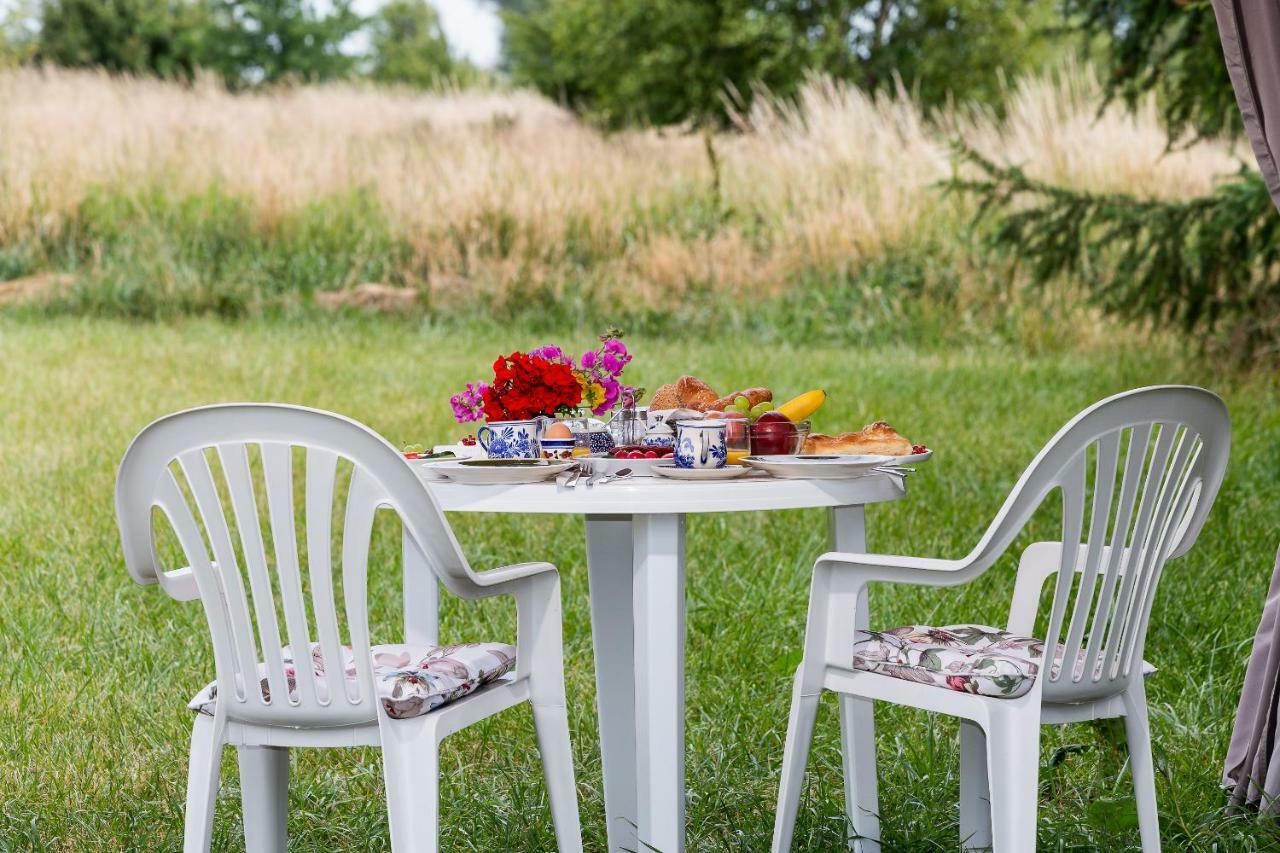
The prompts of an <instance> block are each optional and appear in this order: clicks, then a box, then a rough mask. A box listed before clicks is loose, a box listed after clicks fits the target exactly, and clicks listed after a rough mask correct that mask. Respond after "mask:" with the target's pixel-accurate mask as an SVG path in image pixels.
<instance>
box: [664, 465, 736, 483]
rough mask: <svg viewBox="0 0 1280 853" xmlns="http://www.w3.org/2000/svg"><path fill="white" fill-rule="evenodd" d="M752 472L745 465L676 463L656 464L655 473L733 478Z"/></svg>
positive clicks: (674, 476)
mask: <svg viewBox="0 0 1280 853" xmlns="http://www.w3.org/2000/svg"><path fill="white" fill-rule="evenodd" d="M750 472H751V469H750V468H747V467H746V466H743V465H726V466H724V467H723V468H677V467H676V466H674V465H655V466H653V473H655V474H657V475H658V476H659V477H670V478H671V479H673V480H732V479H733V478H734V477H741V476H742V475H743V474H748V473H750Z"/></svg>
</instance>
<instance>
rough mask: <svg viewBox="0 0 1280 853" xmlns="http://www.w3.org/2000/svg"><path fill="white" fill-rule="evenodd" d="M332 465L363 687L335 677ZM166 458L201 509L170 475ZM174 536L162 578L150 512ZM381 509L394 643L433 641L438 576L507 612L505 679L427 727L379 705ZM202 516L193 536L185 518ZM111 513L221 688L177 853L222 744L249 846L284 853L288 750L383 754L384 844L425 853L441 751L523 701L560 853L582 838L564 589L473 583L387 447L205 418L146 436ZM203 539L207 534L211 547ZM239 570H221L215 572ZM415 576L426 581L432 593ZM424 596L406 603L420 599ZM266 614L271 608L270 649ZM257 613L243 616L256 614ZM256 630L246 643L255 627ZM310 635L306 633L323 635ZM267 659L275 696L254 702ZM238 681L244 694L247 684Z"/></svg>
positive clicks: (255, 416) (495, 574)
mask: <svg viewBox="0 0 1280 853" xmlns="http://www.w3.org/2000/svg"><path fill="white" fill-rule="evenodd" d="M250 445H257V446H258V447H259V448H260V454H261V469H262V484H263V486H264V488H265V493H266V502H267V510H268V512H267V515H268V518H269V521H270V532H271V539H272V542H273V545H274V577H275V580H276V583H277V586H278V594H277V591H276V590H274V589H273V585H272V574H273V572H272V571H271V570H270V569H269V568H268V559H267V553H266V549H265V547H264V544H263V536H262V529H261V526H260V522H259V514H258V505H257V502H256V499H255V494H254V492H255V489H254V478H253V475H252V473H251V470H250V463H249V455H248V448H249V446H250ZM295 447H301V448H304V450H305V459H306V463H305V478H306V498H305V523H306V545H307V549H306V555H307V556H306V573H307V578H308V580H309V583H310V587H311V596H310V598H311V601H312V605H313V612H314V620H313V621H314V624H311V625H308V620H307V610H306V601H305V596H304V593H303V591H302V578H303V575H302V568H301V565H302V564H301V562H300V560H299V554H298V542H297V538H296V534H295V507H294V497H293V471H292V468H293V460H292V456H293V448H295ZM207 448H213V449H214V450H216V454H217V457H218V458H219V460H220V463H221V468H222V471H223V476H224V478H225V486H226V489H227V492H228V493H229V496H230V503H231V509H232V512H233V517H234V520H235V525H236V528H237V530H238V534H239V539H240V544H241V547H242V553H243V555H244V562H245V563H246V566H245V567H244V568H245V569H246V574H247V576H248V580H249V583H248V588H247V589H246V588H245V584H244V583H243V582H242V580H241V572H240V570H239V567H238V564H237V557H236V554H235V549H234V547H233V545H232V534H231V533H230V531H229V527H228V524H227V516H226V514H225V511H224V508H223V506H222V503H221V500H220V498H219V495H218V490H217V487H216V485H215V478H214V476H213V474H212V472H211V470H210V467H209V464H208V459H207V457H206V449H207ZM339 459H346V460H348V461H349V462H350V463H351V466H352V474H351V482H350V487H349V490H348V493H347V500H346V513H345V520H344V522H343V529H342V540H341V579H342V599H343V601H342V606H343V609H344V612H345V617H346V621H347V627H348V631H347V633H348V637H347V638H346V639H347V642H348V644H349V645H350V646H351V648H352V650H353V654H354V658H355V666H356V670H357V676H358V677H357V679H356V680H355V681H354V682H350V681H347V680H346V678H345V675H344V673H343V667H342V666H341V665H340V663H339V662H340V661H341V660H342V652H341V640H342V638H341V637H340V636H339V628H338V619H337V615H338V611H337V609H336V608H337V601H336V600H335V599H336V596H335V593H334V589H333V585H332V574H331V571H332V562H331V561H332V553H331V548H332V539H331V536H332V532H333V531H332V529H331V528H332V526H333V525H332V522H331V515H332V514H333V508H334V506H335V503H334V500H335V495H334V492H335V479H336V471H337V467H338V461H339ZM174 463H176V466H177V468H178V469H180V471H181V473H182V479H185V481H186V484H187V487H188V488H189V490H190V493H191V496H192V497H193V498H194V504H195V507H194V509H195V513H193V508H192V506H190V505H189V504H188V500H187V498H186V496H185V495H184V494H183V490H182V488H181V487H180V485H179V478H178V477H177V476H175V472H174V470H173V465H174ZM155 508H159V510H160V511H161V512H163V514H164V515H165V517H166V518H167V519H168V521H169V524H170V525H171V526H172V528H173V530H174V532H175V534H176V535H177V538H178V540H179V543H180V545H181V548H182V551H183V553H184V554H185V558H186V560H187V565H186V566H185V567H182V568H178V569H173V570H168V571H166V570H165V569H164V568H163V567H162V566H161V565H159V560H158V559H157V556H156V553H155V543H154V531H153V529H152V515H153V511H154V509H155ZM381 508H389V509H391V510H392V511H394V512H395V513H396V514H397V515H398V516H399V518H400V520H401V522H402V524H403V529H404V556H405V567H404V569H405V593H406V595H405V603H404V612H405V630H406V640H405V641H406V642H409V643H414V644H421V645H435V644H436V636H435V633H436V611H435V604H436V601H435V579H437V578H438V579H439V581H440V583H441V584H442V585H443V586H444V587H445V588H446V589H448V590H449V591H451V592H452V593H454V594H455V595H458V596H460V597H461V598H464V599H480V598H488V597H491V596H496V595H511V596H513V597H514V598H515V600H516V607H517V638H516V669H515V672H514V673H511V674H508V676H506V677H505V678H504V679H500V680H498V681H496V682H494V683H491V684H489V685H487V686H485V687H483V688H481V689H480V690H478V691H476V692H475V693H473V694H471V695H469V696H465V697H463V698H461V699H457V700H455V701H453V702H450V703H448V704H446V705H443V706H442V707H440V708H438V709H436V710H433V711H431V712H429V713H427V714H424V715H422V716H418V717H414V718H410V719H390V718H388V717H387V715H386V712H385V711H384V710H383V709H382V707H381V703H380V702H379V701H378V697H377V692H376V690H375V686H374V675H373V669H372V659H371V654H370V640H369V626H368V605H367V601H366V591H367V571H368V556H369V544H370V539H371V536H372V527H373V522H374V516H375V514H376V512H377V510H379V509H381ZM196 513H198V515H199V516H200V518H201V520H202V522H203V531H204V532H202V530H201V528H200V527H199V526H198V525H197V523H196ZM116 515H117V520H118V523H119V526H120V531H121V536H122V539H123V545H124V555H125V563H126V565H127V567H128V569H129V573H130V574H131V575H132V577H133V579H134V580H135V581H137V582H138V583H140V584H152V583H159V584H160V586H161V587H162V588H163V589H164V591H165V592H166V593H168V594H169V595H170V596H171V597H173V598H175V599H178V600H180V601H189V600H192V599H196V598H199V599H200V601H201V602H202V603H203V605H204V609H205V614H206V617H207V620H208V624H209V630H210V634H211V636H212V639H213V651H214V664H215V668H216V674H217V683H218V686H219V696H218V698H217V704H216V711H215V713H214V714H213V715H212V716H209V715H207V714H203V713H197V714H196V715H195V723H194V725H193V728H192V734H191V760H190V769H189V775H188V780H187V806H186V828H185V849H186V850H187V851H203V850H208V848H209V844H210V838H211V832H212V825H213V810H214V801H215V798H216V794H217V789H218V783H219V764H220V756H221V753H222V747H223V746H224V745H233V746H235V747H236V748H237V752H238V754H239V764H240V772H241V781H242V788H243V808H244V829H245V841H246V846H247V848H248V849H249V850H250V851H253V850H283V849H284V847H285V842H286V828H285V827H286V814H287V802H288V793H287V786H288V774H289V753H288V750H289V748H290V747H300V746H314V747H331V746H357V745H371V746H381V748H382V752H383V763H384V776H385V780H386V788H387V807H388V818H389V824H390V831H391V843H392V848H393V849H394V850H396V851H410V850H412V851H435V850H437V849H438V827H439V758H438V751H439V745H440V742H441V741H442V740H443V739H444V738H445V737H447V736H448V735H450V734H452V733H454V732H456V731H458V730H460V729H462V728H464V727H466V726H469V725H471V724H472V723H475V722H477V721H479V720H482V719H484V718H486V717H489V716H492V715H494V714H496V713H498V712H499V711H502V710H505V709H507V708H510V707H512V706H514V705H517V704H520V703H522V702H528V703H529V704H530V705H531V706H532V711H533V718H534V723H535V727H536V730H537V736H538V746H539V751H540V752H541V754H542V761H543V767H544V772H545V776H546V782H547V787H548V791H549V800H550V804H551V811H552V817H553V820H554V824H555V832H556V838H557V841H558V843H559V847H560V849H561V850H568V851H580V850H581V849H582V841H581V835H580V829H579V824H578V806H577V796H576V789H575V785H574V778H573V764H572V755H571V752H570V743H569V727H568V717H567V713H566V709H565V696H564V674H563V668H562V648H561V624H560V621H561V605H560V583H559V577H558V575H557V573H556V570H555V567H554V566H552V565H551V564H549V563H542V562H537V563H524V564H519V565H513V566H508V567H505V568H501V569H494V570H492V571H487V572H482V573H477V572H474V571H472V570H471V568H470V567H469V566H468V564H467V561H466V558H465V557H464V555H463V553H462V551H461V549H460V548H459V546H458V543H457V540H456V539H455V538H454V536H453V532H452V530H451V529H450V527H449V524H448V522H447V521H446V520H445V517H444V514H443V513H442V512H441V510H440V508H439V507H438V505H437V504H436V502H435V500H434V498H433V497H432V496H431V494H430V493H429V492H428V491H427V490H426V489H425V488H423V486H422V484H421V482H420V481H419V479H418V477H417V475H416V474H415V473H414V472H413V470H412V468H411V467H410V466H409V465H408V464H407V463H406V462H405V461H404V459H403V457H402V456H401V455H400V454H399V453H398V452H397V451H396V450H395V448H393V447H392V446H391V445H390V444H388V443H387V441H386V440H385V439H383V438H381V437H380V436H379V435H377V434H376V433H374V432H373V431H372V430H370V429H368V428H367V427H365V426H363V425H361V424H359V423H357V422H355V421H353V420H350V419H348V418H344V417H341V416H339V415H335V414H331V413H328V412H321V411H317V410H313V409H306V408H301V407H297V406H281V405H267V404H233V405H219V406H208V407H203V408H197V409H191V410H188V411H184V412H179V413H177V414H173V415H170V416H168V417H165V418H161V419H160V420H158V421H156V422H154V423H152V424H151V425H150V426H148V427H147V428H146V429H144V430H143V431H142V432H141V433H139V435H138V436H137V438H135V439H134V441H133V443H132V444H131V445H130V447H129V449H128V451H127V452H126V453H125V456H124V460H123V461H122V462H121V465H120V471H119V476H118V480H117V484H116ZM204 533H207V535H208V541H207V543H206V538H205V535H204ZM223 566H229V567H235V570H233V571H222V570H221V567H223ZM420 575H422V576H426V575H434V577H430V579H429V580H428V579H427V578H425V577H421V576H420ZM415 592H418V593H423V595H422V600H411V599H412V598H413V597H414V593H415ZM277 605H280V606H281V607H282V608H283V613H284V623H285V636H284V637H282V636H281V631H280V625H279V621H280V620H279V619H278V617H277ZM251 614H252V618H251ZM255 621H256V628H257V631H256V637H257V638H258V639H257V640H255V630H254V622H255ZM317 635H318V636H317ZM286 638H287V640H288V645H290V646H291V647H292V649H294V650H295V651H296V650H305V651H302V652H298V654H299V655H300V658H299V660H300V661H303V662H304V665H302V666H299V667H298V668H297V675H296V695H295V696H290V693H289V690H288V686H287V681H286V673H285V672H284V668H283V665H282V663H281V654H280V649H281V648H282V647H283V646H284V645H286V643H285V642H284V641H283V640H284V639H286ZM317 640H318V642H319V644H320V647H321V649H322V651H323V654H324V658H325V661H326V664H327V665H326V674H325V676H324V677H325V679H326V680H327V682H328V683H327V685H326V686H327V688H328V696H329V700H328V701H327V702H322V701H320V698H318V695H317V689H316V688H317V686H318V684H319V679H318V678H315V677H313V675H312V673H311V668H310V667H309V666H307V665H305V661H306V659H307V658H306V653H307V652H308V651H309V650H310V648H311V644H312V642H313V641H317ZM260 662H261V663H264V664H265V669H266V676H265V677H266V678H267V680H268V682H269V687H270V695H271V699H270V701H267V700H264V699H263V696H262V691H260V690H258V689H257V683H258V679H259V669H258V667H259V663H260ZM246 686H247V689H246Z"/></svg>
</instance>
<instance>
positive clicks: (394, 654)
mask: <svg viewBox="0 0 1280 853" xmlns="http://www.w3.org/2000/svg"><path fill="white" fill-rule="evenodd" d="M370 651H371V652H372V654H373V680H374V684H375V685H376V687H377V690H378V701H380V702H381V703H382V707H383V708H384V709H385V710H386V712H387V716H388V717H392V718H393V719H404V718H407V717H417V716H421V715H422V714H426V713H427V712H429V711H434V710H435V709H436V708H439V707H440V706H441V705H444V704H445V703H448V702H452V701H454V700H455V699H461V698H462V697H463V696H466V695H468V694H470V693H474V692H475V691H476V690H478V689H479V688H480V687H482V686H483V685H485V684H488V683H489V682H491V681H494V680H496V679H498V678H501V677H502V676H504V675H506V674H507V673H508V672H510V671H511V669H512V667H514V666H515V664H516V650H515V647H514V646H511V645H508V644H507V643H460V644H458V645H452V646H412V645H403V644H388V645H382V646H373V647H372V648H371V649H370ZM280 654H281V658H282V660H283V661H284V674H285V678H286V680H287V681H288V683H289V698H290V699H291V700H294V701H296V700H297V698H298V694H297V681H296V678H297V664H296V663H295V662H294V659H293V651H292V650H291V649H290V648H289V647H288V646H285V647H284V648H283V649H281V650H280ZM310 663H311V670H312V672H313V673H315V676H316V680H315V681H314V682H313V683H314V684H315V687H316V696H317V698H318V699H319V700H320V701H321V702H327V701H328V700H329V682H328V679H326V678H324V675H325V671H326V670H325V667H326V663H325V659H324V653H323V652H322V651H321V649H320V644H319V643H312V644H311V661H310ZM342 666H343V674H344V676H345V678H346V679H347V680H348V681H355V680H356V677H357V676H356V664H355V658H354V656H353V655H352V653H351V647H350V646H343V647H342ZM258 678H259V684H260V689H261V690H262V696H263V698H264V699H266V700H268V701H270V699H271V689H270V685H269V683H268V681H267V668H266V665H265V664H258ZM237 680H239V679H237ZM217 700H218V682H216V681H214V682H211V683H210V684H209V685H208V686H206V687H205V688H204V689H203V690H201V691H200V692H199V693H197V694H196V696H195V698H194V699H192V700H191V702H190V703H188V705H187V707H188V708H191V709H192V710H193V711H199V712H200V713H203V714H213V712H214V708H215V707H216V706H217Z"/></svg>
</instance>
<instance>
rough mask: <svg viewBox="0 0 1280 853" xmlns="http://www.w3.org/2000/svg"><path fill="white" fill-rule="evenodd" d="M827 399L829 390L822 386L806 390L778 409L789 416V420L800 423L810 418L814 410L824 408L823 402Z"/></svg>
mask: <svg viewBox="0 0 1280 853" xmlns="http://www.w3.org/2000/svg"><path fill="white" fill-rule="evenodd" d="M826 401H827V392H826V391H823V390H822V389H821V388H819V389H817V390H815V391H806V392H804V393H803V394H801V395H800V396H799V397H796V398H795V399H794V400H788V401H787V402H785V403H783V404H782V405H781V406H779V407H778V408H777V410H776V411H779V412H781V413H782V414H784V415H786V416H787V420H789V421H791V422H792V423H799V422H800V421H803V420H808V419H809V418H810V417H811V416H812V415H813V413H814V412H816V411H818V409H820V408H822V404H823V403H825V402H826Z"/></svg>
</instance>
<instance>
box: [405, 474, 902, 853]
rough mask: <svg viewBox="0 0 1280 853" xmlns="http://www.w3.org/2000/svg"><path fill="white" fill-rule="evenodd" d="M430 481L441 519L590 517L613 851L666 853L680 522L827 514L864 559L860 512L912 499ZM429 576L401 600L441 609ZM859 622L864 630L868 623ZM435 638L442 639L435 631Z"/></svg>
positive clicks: (870, 490)
mask: <svg viewBox="0 0 1280 853" xmlns="http://www.w3.org/2000/svg"><path fill="white" fill-rule="evenodd" d="M423 482H424V484H425V485H426V486H427V487H428V488H429V489H430V490H431V493H432V494H433V495H434V496H435V498H436V500H437V501H438V502H439V503H440V505H441V507H442V508H443V509H444V510H445V511H446V512H498V513H561V514H571V515H582V516H585V517H586V527H587V572H588V582H589V585H590V595H591V632H592V642H593V646H594V649H595V662H596V697H597V698H596V702H597V707H598V710H599V714H600V758H601V762H602V764H603V771H604V799H605V813H606V817H607V819H608V831H609V850H610V851H621V850H641V849H655V850H661V851H663V853H677V851H682V850H684V819H685V809H684V807H685V783H684V782H685V780H684V746H685V742H684V653H685V607H684V573H685V565H684V517H685V516H686V515H688V514H690V513H704V512H744V511H760V510H776V509H803V508H811V507H829V508H830V510H831V512H830V537H831V547H832V549H833V550H839V551H855V552H861V551H865V550H866V534H865V527H864V520H863V506H864V505H865V504H869V503H877V502H880V501H888V500H893V499H895V498H899V497H901V496H902V495H903V494H905V490H904V488H903V487H902V486H901V485H900V484H899V482H898V481H897V480H895V479H894V478H891V477H888V476H885V475H883V474H875V475H869V476H865V477H860V478H856V479H850V480H778V479H773V478H768V477H755V476H751V477H746V478H743V479H740V480H728V481H719V482H697V483H695V482H678V481H673V480H665V479H661V478H649V477H643V478H632V479H629V480H625V481H616V482H611V483H607V484H602V485H600V486H596V487H594V488H590V489H588V488H586V487H584V486H583V485H581V483H580V484H579V485H578V487H577V488H575V489H564V488H561V487H559V486H557V485H556V484H555V483H554V482H551V483H537V484H530V485H518V486H472V485H462V484H459V483H452V482H443V481H438V480H424V481H423ZM406 557H408V554H406ZM814 557H815V558H816V557H817V555H816V554H815V555H814ZM429 577H430V574H429V573H428V572H408V571H406V573H405V578H406V584H410V583H411V582H412V583H414V584H415V586H416V584H419V583H421V584H422V586H420V587H417V588H407V589H406V590H405V593H406V601H408V600H410V598H411V597H412V599H413V600H415V601H417V602H419V603H421V602H422V601H423V599H424V597H430V599H431V600H434V597H435V594H436V591H435V589H434V584H429V583H425V582H423V581H421V580H418V581H411V579H413V578H419V579H421V578H429ZM428 586H429V587H430V589H428V588H427V587H428ZM431 610H432V611H434V608H431ZM419 612H421V611H419ZM855 618H856V619H858V620H859V621H860V622H863V623H865V619H866V614H865V613H860V614H857V615H856V617H855ZM429 632H430V633H431V634H434V633H435V625H434V624H433V625H431V626H430V629H429ZM797 642H799V638H798V637H797ZM637 650H640V651H641V654H637V653H636V652H637ZM846 713H847V714H850V715H856V714H857V709H855V708H854V707H853V706H852V705H851V706H850V708H848V709H842V722H843V723H844V726H843V728H844V730H845V736H846V737H849V736H851V735H852V730H855V729H857V728H859V727H861V726H870V725H871V718H870V717H869V716H866V717H864V718H857V717H856V716H845V714H846ZM867 737H868V738H870V735H869V734H868V735H867ZM863 742H867V741H863ZM846 754H848V752H846ZM845 772H846V775H847V774H849V773H852V772H853V768H848V767H846V768H845ZM645 845H647V847H646V846H645Z"/></svg>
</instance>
